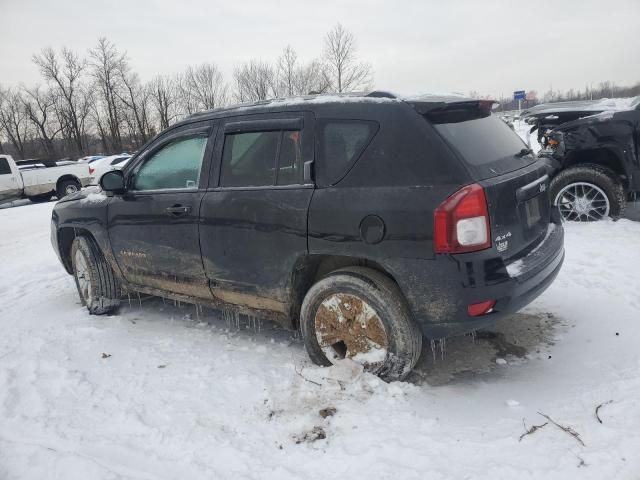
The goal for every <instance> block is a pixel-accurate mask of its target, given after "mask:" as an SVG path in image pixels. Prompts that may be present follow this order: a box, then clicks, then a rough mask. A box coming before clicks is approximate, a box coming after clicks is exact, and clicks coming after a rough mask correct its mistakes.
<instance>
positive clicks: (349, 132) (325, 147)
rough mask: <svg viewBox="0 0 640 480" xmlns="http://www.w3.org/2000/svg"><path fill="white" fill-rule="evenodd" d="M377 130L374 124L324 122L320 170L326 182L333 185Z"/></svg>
mask: <svg viewBox="0 0 640 480" xmlns="http://www.w3.org/2000/svg"><path fill="white" fill-rule="evenodd" d="M376 129H377V124H376V123H375V122H365V121H355V120H354V121H351V120H347V121H337V120H336V121H331V120H329V121H326V122H324V123H323V124H321V127H320V150H321V157H322V169H323V170H324V173H325V177H326V180H327V182H328V183H329V184H333V183H335V182H337V181H338V180H340V179H341V178H342V176H343V175H344V174H345V173H346V172H347V170H348V169H349V168H350V167H351V165H352V164H353V162H355V161H356V160H357V159H358V157H359V156H360V154H361V153H362V151H363V150H364V148H365V147H366V146H367V144H368V143H369V141H370V140H371V138H372V137H373V135H374V134H375V132H376Z"/></svg>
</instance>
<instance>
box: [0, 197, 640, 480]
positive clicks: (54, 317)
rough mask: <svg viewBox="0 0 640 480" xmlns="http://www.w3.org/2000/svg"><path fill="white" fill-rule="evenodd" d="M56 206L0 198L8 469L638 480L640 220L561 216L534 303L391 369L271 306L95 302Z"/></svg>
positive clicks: (40, 474)
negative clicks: (254, 311) (101, 306)
mask: <svg viewBox="0 0 640 480" xmlns="http://www.w3.org/2000/svg"><path fill="white" fill-rule="evenodd" d="M52 206H53V204H52V203H48V204H40V205H23V206H18V207H14V208H6V209H2V210H0V228H1V232H2V235H0V263H1V265H2V266H1V267H0V268H1V270H0V272H1V275H0V478H2V479H21V480H23V479H43V478H60V479H76V478H77V479H93V478H98V479H118V478H132V479H172V478H180V479H186V478H188V479H201V478H202V479H205V478H206V479H211V478H216V479H226V478H233V479H239V478H246V479H252V478H256V479H258V478H259V479H284V478H300V479H316V478H317V479H323V480H325V479H327V478H338V477H345V478H347V477H348V478H352V479H357V478H369V479H371V478H376V479H381V478H393V479H397V478H402V479H412V478H416V479H417V478H419V479H424V478H430V479H444V478H457V479H459V478H474V479H484V478H486V479H491V480H496V479H502V478H504V479H510V480H511V479H514V478H518V479H523V478H544V479H555V478H557V479H566V478H576V477H578V476H579V477H580V478H586V479H598V480H600V479H602V478H616V479H619V478H622V479H625V478H628V479H632V478H638V477H637V475H638V472H640V456H639V455H638V452H640V410H639V409H638V408H637V403H638V399H639V398H640V348H638V338H639V336H640V298H639V295H640V294H639V292H640V280H639V276H638V272H639V271H640V253H639V250H638V238H640V223H634V222H631V221H628V220H621V221H619V222H616V223H613V222H601V223H597V224H578V225H569V226H568V227H567V232H566V249H567V252H566V261H565V265H564V267H563V269H562V271H561V273H560V275H559V277H558V279H557V281H556V282H555V283H554V284H553V285H552V286H551V287H550V289H549V290H547V292H545V293H544V294H543V295H542V296H541V297H540V298H539V299H538V300H536V301H535V302H534V303H533V304H531V305H530V306H529V307H528V308H527V309H526V310H525V312H524V313H523V314H520V315H517V316H516V317H514V318H513V319H511V320H510V321H507V322H502V323H501V324H500V325H498V326H497V327H496V328H495V329H492V330H491V331H486V332H477V334H476V335H474V336H466V337H460V338H454V339H448V340H447V343H446V348H445V345H444V342H440V344H437V343H434V344H433V345H432V347H431V348H433V349H434V350H433V352H431V351H430V350H429V348H430V347H429V342H425V344H426V347H425V351H424V352H423V356H422V359H421V361H420V363H419V365H418V367H417V369H416V372H415V373H414V374H413V375H412V376H411V377H410V379H409V381H407V382H395V383H391V384H387V383H384V382H382V381H380V380H379V379H378V378H376V377H373V376H371V375H368V374H363V373H362V372H361V371H360V370H359V369H358V368H357V366H356V365H354V364H349V363H345V364H342V365H338V366H335V367H331V368H319V367H315V366H313V365H312V364H311V363H310V362H309V360H308V359H307V357H306V354H305V352H304V349H303V346H302V342H301V341H300V339H299V338H298V337H297V336H295V335H293V334H292V333H291V332H287V331H284V330H282V329H279V328H277V327H276V326H274V325H271V324H269V323H267V322H264V323H263V325H262V328H260V329H259V330H258V329H257V328H255V327H256V325H255V324H254V323H249V322H243V321H242V319H240V322H239V323H238V325H239V328H238V326H237V325H236V324H235V323H233V322H231V323H230V322H227V321H225V320H224V319H223V316H222V315H221V314H219V313H217V312H215V311H213V310H207V309H205V310H204V312H202V313H198V314H196V310H195V308H194V307H193V306H189V305H182V306H181V307H179V306H177V305H174V304H173V302H169V301H167V302H163V301H162V300H161V299H155V298H147V297H144V298H141V299H140V301H139V300H138V298H137V297H136V298H135V299H133V301H132V303H131V305H130V304H129V302H126V301H125V305H124V306H123V307H122V308H121V309H120V312H119V313H118V314H117V315H113V316H104V317H100V316H91V315H89V314H88V313H87V311H86V309H84V308H83V307H82V306H81V305H80V303H79V300H78V296H77V293H76V290H75V286H74V283H73V280H72V278H71V277H70V276H68V275H67V274H66V273H65V272H64V271H63V269H62V267H61V265H60V264H59V262H58V260H57V259H56V257H55V254H54V253H53V251H52V249H51V246H50V244H49V218H50V215H51V209H52ZM232 323H233V324H232ZM436 352H437V355H436ZM598 406H600V408H598V411H597V415H596V409H597V407H598ZM538 412H539V413H538ZM541 414H544V415H547V416H548V417H549V419H551V420H553V422H556V423H557V425H556V424H554V423H553V422H552V421H550V420H549V419H547V418H545V417H544V416H542V415H541ZM545 423H546V425H545V426H543V427H540V428H537V429H535V428H533V426H539V425H543V424H545ZM561 427H564V429H563V428H561ZM527 431H529V432H531V433H530V434H528V435H524V436H522V435H523V434H524V433H526V432H527ZM572 432H573V433H572ZM583 444H584V445H583Z"/></svg>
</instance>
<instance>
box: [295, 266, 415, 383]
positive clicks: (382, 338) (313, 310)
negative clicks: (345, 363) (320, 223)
mask: <svg viewBox="0 0 640 480" xmlns="http://www.w3.org/2000/svg"><path fill="white" fill-rule="evenodd" d="M300 328H301V331H302V337H303V339H304V344H305V347H306V349H307V352H308V354H309V357H310V358H311V360H312V361H313V362H314V363H316V364H318V365H324V366H330V365H332V364H333V363H334V362H336V360H341V359H343V358H350V359H351V360H354V361H356V362H358V363H360V364H362V365H363V367H364V369H365V371H368V372H370V373H373V374H375V375H378V376H380V377H381V378H382V379H384V380H387V381H393V380H402V379H403V378H404V377H406V376H407V374H408V373H409V372H410V371H411V369H412V368H413V367H414V365H415V364H416V362H417V361H418V358H419V357H420V350H421V348H422V332H421V331H420V329H419V328H418V327H417V325H416V324H415V322H414V321H413V318H412V316H411V312H410V311H409V308H408V306H407V304H406V301H405V299H404V297H403V296H402V293H401V292H400V289H399V288H398V286H397V285H396V283H395V282H394V281H393V280H391V279H390V278H388V277H387V276H385V275H383V274H381V273H380V272H377V271H376V270H373V269H370V268H365V267H348V268H342V269H340V270H336V271H334V272H332V273H330V274H328V275H327V276H325V277H324V278H322V279H321V280H319V281H318V282H317V283H316V284H314V285H313V286H312V287H311V288H310V289H309V291H308V292H307V294H306V296H305V298H304V301H303V303H302V309H301V312H300Z"/></svg>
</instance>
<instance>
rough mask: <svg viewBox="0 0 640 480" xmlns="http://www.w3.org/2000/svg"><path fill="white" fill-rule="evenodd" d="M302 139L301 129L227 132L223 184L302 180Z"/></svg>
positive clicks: (254, 185) (221, 180) (247, 185)
mask: <svg viewBox="0 0 640 480" xmlns="http://www.w3.org/2000/svg"><path fill="white" fill-rule="evenodd" d="M301 140H302V135H301V134H300V131H298V130H275V131H266V132H242V133H229V134H226V135H225V139H224V148H223V151H222V172H221V177H220V185H221V186H223V187H261V186H269V185H296V184H301V183H302V164H303V162H302V142H301Z"/></svg>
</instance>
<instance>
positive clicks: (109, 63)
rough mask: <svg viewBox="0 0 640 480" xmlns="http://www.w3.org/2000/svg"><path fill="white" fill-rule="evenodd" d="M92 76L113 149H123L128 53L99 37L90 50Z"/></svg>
mask: <svg viewBox="0 0 640 480" xmlns="http://www.w3.org/2000/svg"><path fill="white" fill-rule="evenodd" d="M89 56H90V57H91V64H90V66H91V70H90V71H91V76H92V77H93V78H94V81H95V87H96V91H97V92H98V93H99V99H100V103H101V104H102V108H103V109H104V111H105V113H106V123H107V125H108V127H109V133H110V137H111V144H112V150H113V151H118V152H120V151H122V134H121V132H120V123H121V122H122V116H123V113H122V112H121V103H120V101H119V99H120V95H119V93H120V90H121V89H122V73H123V71H125V70H126V69H127V59H126V54H124V53H121V52H119V51H118V49H117V47H116V46H115V44H113V43H112V42H110V41H109V40H107V39H106V38H105V37H101V38H99V39H98V44H97V45H96V47H95V48H93V49H91V50H89Z"/></svg>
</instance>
